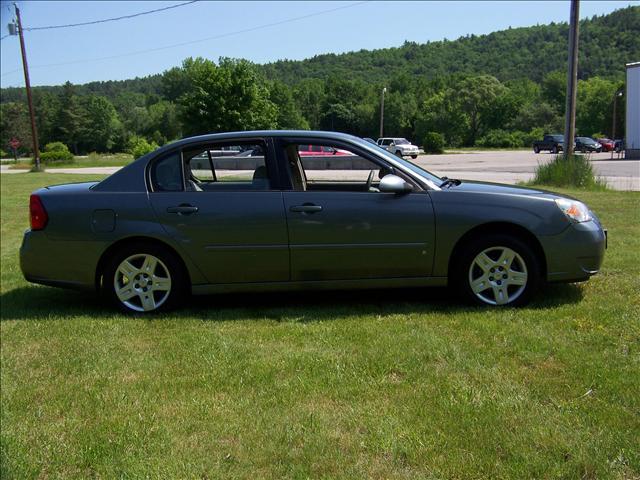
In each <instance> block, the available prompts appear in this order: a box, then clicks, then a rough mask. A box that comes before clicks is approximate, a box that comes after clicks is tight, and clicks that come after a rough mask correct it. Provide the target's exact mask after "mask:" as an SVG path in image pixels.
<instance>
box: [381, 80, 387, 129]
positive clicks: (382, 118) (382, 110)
mask: <svg viewBox="0 0 640 480" xmlns="http://www.w3.org/2000/svg"><path fill="white" fill-rule="evenodd" d="M386 92H387V87H384V88H383V89H382V98H381V100H380V137H379V138H382V137H383V133H384V94H385V93H386Z"/></svg>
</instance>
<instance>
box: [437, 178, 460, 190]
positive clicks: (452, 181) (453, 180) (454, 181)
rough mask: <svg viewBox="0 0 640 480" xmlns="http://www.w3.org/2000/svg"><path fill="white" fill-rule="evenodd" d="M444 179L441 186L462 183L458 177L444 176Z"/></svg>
mask: <svg viewBox="0 0 640 480" xmlns="http://www.w3.org/2000/svg"><path fill="white" fill-rule="evenodd" d="M442 179H443V180H444V182H442V183H441V184H440V188H442V187H446V186H450V185H456V186H457V185H460V184H461V183H462V182H461V181H460V180H458V179H457V178H448V177H442Z"/></svg>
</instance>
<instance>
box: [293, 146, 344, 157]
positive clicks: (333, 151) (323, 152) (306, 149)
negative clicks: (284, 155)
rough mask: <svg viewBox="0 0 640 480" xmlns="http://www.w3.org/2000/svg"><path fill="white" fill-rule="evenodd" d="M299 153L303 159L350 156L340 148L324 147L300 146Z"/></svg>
mask: <svg viewBox="0 0 640 480" xmlns="http://www.w3.org/2000/svg"><path fill="white" fill-rule="evenodd" d="M298 152H299V153H300V155H301V156H303V157H329V156H333V155H349V152H347V151H345V150H340V149H339V148H333V147H327V146H322V145H300V146H299V147H298Z"/></svg>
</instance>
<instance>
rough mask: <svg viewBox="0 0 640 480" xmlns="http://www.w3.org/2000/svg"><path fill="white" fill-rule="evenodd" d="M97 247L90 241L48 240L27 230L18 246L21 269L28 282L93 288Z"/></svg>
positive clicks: (64, 286)
mask: <svg viewBox="0 0 640 480" xmlns="http://www.w3.org/2000/svg"><path fill="white" fill-rule="evenodd" d="M98 258H99V248H98V247H97V246H96V245H95V243H93V242H71V241H53V240H49V239H48V238H47V236H46V235H45V233H44V232H41V231H35V232H34V231H31V230H27V231H26V232H25V233H24V236H23V238H22V245H21V246H20V270H22V274H23V275H24V278H25V279H26V280H27V281H28V282H32V283H39V284H41V285H48V286H52V287H63V288H73V289H76V290H94V289H95V268H96V265H97V260H98Z"/></svg>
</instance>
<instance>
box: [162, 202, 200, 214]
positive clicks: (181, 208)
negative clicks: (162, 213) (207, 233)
mask: <svg viewBox="0 0 640 480" xmlns="http://www.w3.org/2000/svg"><path fill="white" fill-rule="evenodd" d="M197 211H198V207H194V206H193V205H189V204H188V203H183V204H180V205H178V206H175V207H168V208H167V213H177V214H178V215H191V214H192V213H196V212H197Z"/></svg>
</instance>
